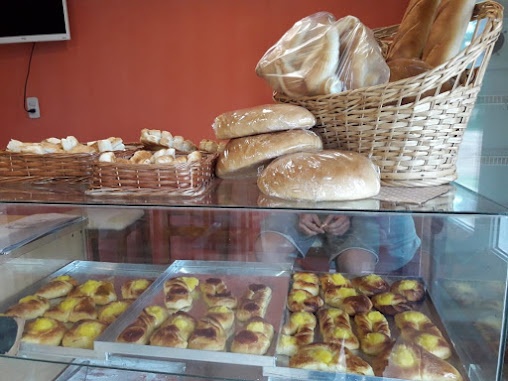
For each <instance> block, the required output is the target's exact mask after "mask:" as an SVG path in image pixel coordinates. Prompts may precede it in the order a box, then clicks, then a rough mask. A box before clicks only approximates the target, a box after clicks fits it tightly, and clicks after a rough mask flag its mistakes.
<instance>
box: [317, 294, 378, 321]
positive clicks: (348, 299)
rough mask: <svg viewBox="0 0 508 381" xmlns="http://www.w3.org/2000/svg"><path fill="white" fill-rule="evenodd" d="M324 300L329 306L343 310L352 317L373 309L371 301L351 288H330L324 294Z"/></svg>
mask: <svg viewBox="0 0 508 381" xmlns="http://www.w3.org/2000/svg"><path fill="white" fill-rule="evenodd" d="M324 299H325V303H326V304H328V305H329V306H332V307H338V308H342V309H343V310H344V311H346V313H347V314H348V315H351V316H354V315H356V314H358V313H363V312H367V311H370V310H371V309H372V302H371V300H370V299H369V298H368V297H367V296H366V295H361V294H358V292H357V291H356V290H355V289H354V288H350V287H330V288H328V289H327V290H326V291H325V292H324Z"/></svg>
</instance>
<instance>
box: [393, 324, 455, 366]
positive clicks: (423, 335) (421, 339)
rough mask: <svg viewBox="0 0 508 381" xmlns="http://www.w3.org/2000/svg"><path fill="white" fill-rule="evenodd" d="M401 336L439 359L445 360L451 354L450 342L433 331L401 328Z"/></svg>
mask: <svg viewBox="0 0 508 381" xmlns="http://www.w3.org/2000/svg"><path fill="white" fill-rule="evenodd" d="M401 336H402V337H403V338H404V339H406V340H407V341H410V342H413V343H415V344H416V345H418V346H420V347H421V348H423V349H425V350H426V351H428V352H430V353H432V354H433V355H434V356H437V357H439V358H440V359H443V360H446V359H447V358H450V357H451V355H452V351H451V348H450V344H448V342H447V341H446V340H445V339H444V338H443V337H442V336H441V335H436V334H435V333H428V332H423V331H415V330H413V329H402V331H401Z"/></svg>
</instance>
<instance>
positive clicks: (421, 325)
mask: <svg viewBox="0 0 508 381" xmlns="http://www.w3.org/2000/svg"><path fill="white" fill-rule="evenodd" d="M395 324H396V325H397V327H398V328H399V329H400V330H401V331H402V330H406V333H408V332H409V330H413V331H420V332H427V333H431V334H434V335H436V336H443V335H442V334H441V331H440V330H439V329H438V328H437V327H436V326H435V325H434V324H433V323H432V321H431V320H430V319H429V318H428V317H427V316H426V315H424V314H423V313H421V312H418V311H406V312H402V313H400V314H397V315H395Z"/></svg>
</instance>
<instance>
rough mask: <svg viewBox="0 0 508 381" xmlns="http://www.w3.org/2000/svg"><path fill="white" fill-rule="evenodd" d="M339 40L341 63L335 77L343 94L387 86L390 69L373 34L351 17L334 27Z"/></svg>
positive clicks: (343, 19)
mask: <svg viewBox="0 0 508 381" xmlns="http://www.w3.org/2000/svg"><path fill="white" fill-rule="evenodd" d="M335 26H336V28H337V31H338V32H339V39H340V52H339V55H340V60H339V61H340V62H339V68H338V72H337V75H338V77H339V80H340V82H341V83H342V84H343V90H353V89H359V88H362V87H369V86H376V85H380V84H384V83H387V82H388V80H389V79H390V69H389V68H388V65H387V64H386V62H385V59H384V58H383V53H382V51H381V47H380V46H379V44H378V43H377V41H376V39H375V37H374V33H373V32H372V30H370V29H369V28H367V27H366V26H365V25H363V24H362V23H361V22H360V20H358V19H357V18H356V17H353V16H347V17H343V18H341V19H340V20H338V21H337V22H336V23H335Z"/></svg>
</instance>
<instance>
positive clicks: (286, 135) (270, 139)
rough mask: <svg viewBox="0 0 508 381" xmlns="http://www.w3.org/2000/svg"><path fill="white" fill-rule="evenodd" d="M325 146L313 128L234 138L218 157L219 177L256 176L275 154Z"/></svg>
mask: <svg viewBox="0 0 508 381" xmlns="http://www.w3.org/2000/svg"><path fill="white" fill-rule="evenodd" d="M322 149H323V143H322V142H321V138H320V137H319V136H317V135H316V134H315V133H314V132H312V131H306V130H289V131H281V132H274V133H268V134H260V135H255V136H248V137H245V138H237V139H232V140H230V141H229V143H228V144H227V145H226V148H225V149H224V152H222V153H221V154H220V156H219V158H218V160H217V165H216V169H215V171H216V174H217V176H218V177H220V178H223V179H227V178H245V177H255V176H257V175H258V173H259V172H261V170H262V169H263V167H264V165H266V164H268V162H269V161H270V160H272V159H273V158H276V157H279V156H282V155H286V154H290V153H295V152H316V151H320V150H322Z"/></svg>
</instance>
